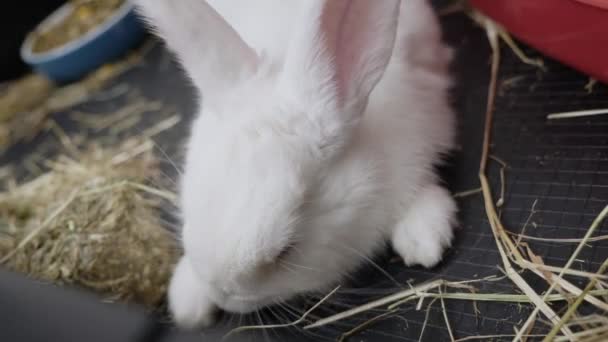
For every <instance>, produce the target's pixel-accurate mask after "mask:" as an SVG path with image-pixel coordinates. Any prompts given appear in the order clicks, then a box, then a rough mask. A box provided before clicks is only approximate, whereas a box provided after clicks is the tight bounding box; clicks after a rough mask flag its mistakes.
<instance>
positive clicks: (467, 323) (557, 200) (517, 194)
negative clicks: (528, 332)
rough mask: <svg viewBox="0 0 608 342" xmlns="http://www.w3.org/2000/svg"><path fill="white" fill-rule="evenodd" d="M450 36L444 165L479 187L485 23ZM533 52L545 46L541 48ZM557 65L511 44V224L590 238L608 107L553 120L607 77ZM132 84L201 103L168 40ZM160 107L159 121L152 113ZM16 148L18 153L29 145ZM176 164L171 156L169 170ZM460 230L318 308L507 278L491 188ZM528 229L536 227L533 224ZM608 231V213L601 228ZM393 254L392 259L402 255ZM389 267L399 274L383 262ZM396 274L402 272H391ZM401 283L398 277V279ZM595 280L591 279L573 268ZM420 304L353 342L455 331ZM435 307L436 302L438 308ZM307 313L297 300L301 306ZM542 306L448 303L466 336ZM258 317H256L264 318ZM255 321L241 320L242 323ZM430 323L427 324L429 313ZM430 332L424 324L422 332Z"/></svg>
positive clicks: (494, 173) (495, 168)
mask: <svg viewBox="0 0 608 342" xmlns="http://www.w3.org/2000/svg"><path fill="white" fill-rule="evenodd" d="M443 25H444V28H445V31H446V39H447V40H448V41H449V42H450V43H451V44H452V45H453V46H454V47H455V48H456V50H457V55H456V62H455V64H454V72H455V75H456V77H457V82H456V87H455V89H454V104H455V107H456V109H457V112H458V115H459V117H460V122H461V129H460V143H461V146H460V147H461V148H460V150H459V151H458V152H457V153H455V155H454V156H453V157H452V158H451V159H450V165H449V166H448V167H446V168H445V169H444V170H442V173H443V174H444V179H445V181H446V183H447V184H448V186H449V187H450V189H451V190H452V191H453V192H454V193H458V192H462V191H467V190H471V189H475V188H478V187H479V180H478V175H477V173H478V168H479V159H480V155H481V142H482V135H483V125H484V111H485V104H486V97H487V87H488V80H489V61H490V50H489V46H488V44H487V40H486V36H485V32H484V31H482V30H481V29H479V28H478V27H476V26H475V25H474V24H472V23H471V21H470V20H469V19H468V18H466V17H465V16H464V15H461V14H457V15H452V16H449V17H445V18H443ZM526 51H527V52H528V53H529V54H531V55H533V56H540V55H539V54H537V53H536V52H534V51H533V50H531V49H526ZM542 59H543V60H544V61H545V64H546V69H545V70H543V71H541V70H539V69H538V68H536V67H534V66H529V65H525V64H523V63H521V62H520V61H519V60H518V59H517V58H516V56H514V55H513V53H512V52H511V51H510V50H509V49H506V48H504V49H503V59H502V63H501V66H500V77H499V94H498V97H497V103H496V111H495V119H494V122H493V134H494V136H493V140H492V147H491V153H492V155H493V156H495V157H496V158H499V159H500V160H502V161H504V162H505V163H506V165H507V166H506V168H505V170H504V172H505V181H504V184H505V192H504V204H503V205H502V206H501V207H500V213H501V215H502V220H503V222H504V223H505V226H506V227H507V229H509V230H510V231H513V232H516V233H517V232H520V231H522V229H525V233H526V235H530V236H534V237H538V238H580V237H582V236H583V235H584V233H585V232H586V231H587V229H588V227H589V225H590V224H591V222H592V220H593V219H594V218H595V217H596V216H597V215H598V213H599V212H600V211H601V209H602V208H603V207H604V206H605V205H606V204H607V201H608V115H605V116H596V117H588V118H580V119H566V120H559V121H550V120H547V118H546V116H547V114H549V113H552V112H562V111H570V110H582V109H591V108H608V88H607V87H606V86H603V85H599V84H598V85H596V87H595V89H594V90H593V92H591V93H589V92H588V91H587V90H586V89H585V85H586V83H587V82H588V79H587V77H585V76H583V75H581V74H579V73H577V72H575V71H573V70H571V69H569V68H567V67H565V66H562V65H560V64H559V63H556V62H554V61H551V60H550V59H548V58H545V57H542ZM121 82H127V83H129V84H131V85H132V86H134V87H138V88H140V89H141V91H142V92H143V93H144V94H146V96H148V97H150V98H158V99H161V100H163V101H164V102H167V103H171V104H174V105H175V106H177V107H178V108H179V109H180V111H181V112H182V113H183V114H184V115H185V116H191V114H192V112H193V110H194V96H193V91H192V89H191V88H190V87H189V86H188V83H187V82H186V81H185V79H184V78H183V77H182V76H181V73H180V72H179V71H178V69H177V68H176V66H175V64H174V63H173V62H171V59H170V56H169V55H168V54H167V53H166V51H165V50H164V49H162V48H161V47H157V48H155V49H154V51H152V52H151V53H150V54H149V55H148V57H147V60H146V63H145V65H144V66H143V67H141V68H137V69H135V70H133V71H131V72H130V73H128V74H127V75H125V76H124V77H123V78H122V79H121ZM153 119H154V118H153V117H150V120H153ZM187 127H188V123H187V120H186V122H183V123H182V124H180V126H178V128H177V129H175V130H172V131H169V132H165V133H163V134H162V135H161V138H160V139H159V140H158V145H159V147H160V148H162V149H163V150H164V151H165V152H166V153H167V154H168V155H169V156H171V159H173V160H176V161H177V163H179V160H180V159H181V158H180V154H179V151H180V149H181V143H182V141H183V140H182V137H183V136H185V135H186V132H187ZM19 150H20V151H13V152H11V156H13V157H14V158H17V157H18V155H19V154H20V153H22V152H23V151H22V150H21V149H19ZM170 171H171V167H169V166H168V169H167V172H170ZM489 176H490V180H491V185H492V187H493V189H494V192H495V198H498V197H499V195H500V194H499V189H500V188H501V184H502V182H501V178H500V164H499V163H497V162H495V161H491V162H490V169H489ZM459 206H460V220H461V228H460V229H459V230H458V232H457V238H456V241H455V244H454V246H453V248H451V249H450V250H449V251H448V252H447V254H446V256H445V261H444V262H443V263H442V264H441V265H440V266H439V267H437V268H435V269H432V270H426V269H422V268H406V267H405V266H403V265H401V263H399V262H395V261H394V258H392V255H391V254H390V252H387V254H388V255H385V256H380V257H378V259H377V265H376V266H372V265H370V266H369V267H366V268H365V269H364V270H362V271H361V272H360V274H357V276H356V279H357V280H356V281H355V282H354V283H353V284H350V285H349V287H348V288H343V289H341V290H340V292H339V293H338V295H337V296H336V297H334V298H332V300H331V301H330V302H329V303H328V305H326V306H324V308H321V309H320V310H318V311H317V312H315V313H313V315H312V316H311V318H315V317H323V316H326V315H329V314H332V313H336V312H338V311H341V310H345V309H348V308H352V307H354V306H357V305H360V304H363V303H365V302H368V301H370V300H373V299H376V298H380V297H382V296H385V295H388V294H392V293H394V292H397V291H399V290H401V289H402V288H403V287H407V284H408V283H411V284H420V283H422V282H424V281H426V280H430V279H437V278H443V279H447V280H471V279H481V278H484V277H487V276H492V275H497V276H501V275H502V272H501V270H500V265H501V260H500V255H499V253H498V251H497V248H496V243H495V240H494V238H493V235H492V232H491V229H490V226H489V223H488V220H487V218H486V214H485V211H484V206H483V201H482V197H481V196H480V195H479V194H474V195H471V196H467V197H463V198H460V199H459ZM524 227H525V228H524ZM606 234H608V222H604V224H603V225H602V226H601V227H600V228H599V229H598V231H597V233H596V235H606ZM528 243H529V244H530V247H531V249H532V250H534V251H535V253H536V254H538V255H541V256H542V257H543V259H544V261H545V262H546V263H547V264H550V265H557V266H561V265H563V264H564V263H565V262H566V260H567V259H568V258H569V256H570V254H571V253H572V251H573V250H574V248H575V246H576V244H572V243H555V242H547V241H528ZM606 258H608V243H607V242H606V241H598V242H594V243H592V245H591V246H590V247H587V248H585V249H584V251H583V253H582V255H581V257H580V259H581V261H577V263H576V265H575V266H574V268H575V269H580V270H589V271H595V270H596V269H597V268H598V266H599V264H600V263H601V262H602V261H603V260H605V259H606ZM391 260H393V261H391ZM378 268H382V269H384V270H386V273H388V274H389V275H390V277H388V276H387V275H386V274H384V273H385V272H381V271H379V270H378ZM524 277H525V278H526V279H527V280H529V281H530V283H531V284H532V285H533V287H534V288H535V289H537V291H539V292H542V290H543V289H544V288H546V284H545V283H543V281H542V280H541V279H539V278H537V277H535V276H534V275H529V274H524ZM391 278H393V279H391ZM393 280H396V282H397V283H398V284H399V286H401V287H398V286H397V285H396V284H395V281H393ZM571 280H572V281H573V282H574V283H576V284H578V285H581V284H582V286H584V279H580V278H578V279H577V278H572V279H571ZM477 286H478V287H479V290H480V291H485V292H494V293H520V292H519V291H518V289H516V288H515V287H513V285H512V284H511V283H510V281H508V280H502V281H496V282H486V283H483V284H478V285H477ZM312 304H314V300H312V299H311V301H310V302H308V303H299V304H298V305H301V306H300V307H298V308H296V309H299V310H302V311H303V310H304V309H306V308H307V305H308V306H310V305H312ZM417 304H419V303H416V302H413V303H409V304H407V305H404V306H403V307H401V308H400V309H399V310H398V311H396V312H394V313H392V314H391V315H388V316H386V317H384V318H383V319H381V320H379V321H377V322H375V323H374V324H373V325H370V326H369V327H367V328H366V329H364V330H362V331H361V332H360V333H358V334H356V335H354V336H353V339H352V340H353V341H361V342H373V341H418V340H422V341H440V340H449V335H448V330H447V328H446V319H445V317H444V313H443V310H442V308H441V303H440V301H435V302H432V301H431V300H426V301H425V302H424V303H422V306H421V307H420V310H417V309H416V306H417ZM427 308H428V310H427ZM295 311H298V310H295ZM530 311H531V307H530V306H529V305H526V304H521V305H511V304H503V303H492V302H479V303H477V304H476V306H475V305H473V303H472V302H470V301H457V300H446V301H445V312H446V313H447V320H448V322H449V324H450V327H451V330H452V332H453V334H454V337H455V338H456V339H459V338H466V337H469V336H480V335H505V336H503V337H493V338H490V337H488V338H487V339H486V340H507V339H508V340H510V339H509V338H508V336H506V335H511V334H513V333H514V327H519V326H521V324H522V323H523V321H524V320H525V319H526V318H527V317H528V315H529V313H530ZM383 312H386V310H385V309H380V310H373V311H369V312H366V313H364V314H361V315H358V316H356V317H353V318H351V319H348V320H346V321H340V322H337V323H335V324H332V325H330V326H326V327H324V328H321V329H317V330H309V331H303V330H301V329H297V328H290V329H284V330H272V331H264V332H260V333H257V334H254V335H252V336H251V339H252V340H257V339H263V340H267V341H268V340H277V341H282V340H285V339H286V338H287V339H288V340H290V341H319V340H335V339H336V338H337V337H339V336H340V335H341V334H342V333H344V332H346V331H348V330H350V329H352V328H353V327H355V326H357V325H359V324H360V323H362V322H365V321H366V320H368V319H370V318H372V317H375V316H378V315H379V314H381V313H383ZM276 316H280V317H281V318H280V319H279V321H281V322H282V323H285V322H286V321H290V320H295V319H296V318H298V314H297V313H295V312H287V311H282V312H277V311H276V310H273V311H265V312H263V313H262V314H261V316H260V318H261V319H262V320H264V322H265V323H276V322H277V318H276ZM257 319H258V318H257V317H253V318H250V319H248V321H249V322H248V323H259V322H257ZM239 320H240V319H239V318H238V317H230V316H227V317H224V318H223V320H222V324H221V325H220V327H218V328H216V329H221V330H224V331H228V330H229V329H230V328H231V327H234V326H236V324H237V323H238V322H239ZM243 322H244V321H241V323H243ZM425 322H426V323H425ZM423 330H424V331H423ZM543 331H546V325H544V323H543V322H538V323H537V324H536V328H535V330H534V332H536V333H538V334H542V333H543Z"/></svg>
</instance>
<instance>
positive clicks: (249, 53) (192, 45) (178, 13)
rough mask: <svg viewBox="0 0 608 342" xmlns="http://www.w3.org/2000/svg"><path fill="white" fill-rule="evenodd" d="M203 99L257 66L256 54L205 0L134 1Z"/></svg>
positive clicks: (229, 84) (223, 89) (224, 87)
mask: <svg viewBox="0 0 608 342" xmlns="http://www.w3.org/2000/svg"><path fill="white" fill-rule="evenodd" d="M136 4H137V5H138V7H139V10H140V13H141V14H142V15H143V17H144V19H146V21H147V22H148V24H149V25H150V26H151V27H152V28H153V29H155V31H156V33H157V34H158V35H159V36H160V37H161V38H163V39H164V40H165V41H166V43H167V46H168V47H169V48H170V49H171V50H172V51H173V52H174V53H175V54H176V55H177V57H178V59H179V60H180V62H181V64H182V65H183V67H184V68H185V69H186V72H187V73H188V76H190V78H191V79H192V80H193V82H194V84H195V85H196V86H197V87H199V88H200V90H201V92H202V93H203V97H205V98H208V97H209V98H213V97H214V94H221V93H222V92H223V91H225V89H226V88H227V87H230V86H231V85H232V84H233V83H234V82H236V81H237V80H238V79H239V78H240V77H242V76H243V75H245V74H247V73H251V72H253V71H254V70H255V69H256V67H257V55H256V53H255V51H253V50H252V49H251V48H250V47H249V46H248V45H247V44H246V43H245V42H244V41H243V40H242V39H241V37H240V36H239V35H238V33H237V32H236V31H235V30H234V29H233V28H232V27H231V26H230V25H229V24H228V23H227V22H226V21H225V20H224V19H223V18H222V17H221V16H220V14H219V13H217V12H216V11H215V10H214V9H213V8H212V7H211V6H210V5H209V4H208V3H207V1H205V0H136Z"/></svg>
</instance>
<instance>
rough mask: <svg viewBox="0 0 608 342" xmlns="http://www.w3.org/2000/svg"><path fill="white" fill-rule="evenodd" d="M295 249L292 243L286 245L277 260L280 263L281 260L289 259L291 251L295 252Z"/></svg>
mask: <svg viewBox="0 0 608 342" xmlns="http://www.w3.org/2000/svg"><path fill="white" fill-rule="evenodd" d="M293 248H294V246H293V244H291V243H290V244H287V245H285V247H283V249H282V250H281V251H280V252H279V254H277V256H276V258H275V260H276V261H280V260H283V259H285V258H287V256H288V255H289V253H291V251H292V250H293Z"/></svg>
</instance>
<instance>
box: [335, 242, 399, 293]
mask: <svg viewBox="0 0 608 342" xmlns="http://www.w3.org/2000/svg"><path fill="white" fill-rule="evenodd" d="M341 247H343V248H346V249H349V250H350V251H352V252H353V253H355V254H357V255H358V256H359V257H361V258H363V259H364V260H365V261H367V262H369V263H370V264H371V265H372V266H373V267H374V268H375V269H376V270H378V271H379V272H380V273H382V274H383V275H384V276H385V277H386V278H388V279H389V280H390V281H392V282H393V283H394V284H395V285H396V286H397V287H399V288H400V289H403V288H405V287H404V286H403V285H402V284H401V283H400V282H398V281H397V280H396V279H395V278H393V276H391V275H390V274H389V273H388V272H387V271H386V270H385V269H383V268H382V267H380V265H378V264H377V263H376V262H375V261H373V260H372V259H371V258H370V257H368V256H367V255H365V254H363V253H361V252H359V251H358V250H356V249H355V248H352V247H350V246H346V245H341Z"/></svg>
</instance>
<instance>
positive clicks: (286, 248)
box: [137, 0, 456, 328]
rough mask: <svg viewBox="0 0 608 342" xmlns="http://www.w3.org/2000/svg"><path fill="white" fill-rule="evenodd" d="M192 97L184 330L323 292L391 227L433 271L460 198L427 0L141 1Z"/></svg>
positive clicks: (179, 288)
mask: <svg viewBox="0 0 608 342" xmlns="http://www.w3.org/2000/svg"><path fill="white" fill-rule="evenodd" d="M137 2H138V4H139V6H140V9H141V12H142V13H143V15H144V16H145V17H146V18H147V20H148V22H149V24H150V25H151V26H153V27H154V28H155V29H156V31H157V33H158V34H159V35H160V36H161V37H163V38H164V39H165V40H166V42H167V45H168V46H169V47H170V48H171V49H172V50H173V51H174V52H175V54H176V55H177V57H178V58H179V60H180V61H181V63H182V65H183V67H184V68H185V70H186V72H187V74H188V75H189V76H190V78H191V79H192V81H193V83H194V85H195V86H196V87H197V89H198V90H199V91H200V95H201V98H202V101H201V107H200V113H199V115H198V117H197V119H196V121H195V122H194V124H193V127H192V132H191V138H190V141H189V144H188V152H187V160H186V165H185V170H184V174H183V176H182V179H181V206H182V211H183V218H184V227H183V230H182V239H183V247H184V256H183V258H182V259H181V261H180V262H179V264H178V266H177V268H176V270H175V273H174V276H173V279H172V281H171V286H170V289H169V304H170V309H171V311H172V314H173V315H174V318H175V320H176V322H177V323H178V324H179V325H180V326H182V327H188V328H192V327H197V326H200V325H209V324H211V323H212V322H213V313H214V311H215V310H216V309H217V308H221V309H224V310H227V311H232V312H243V313H245V312H250V311H254V310H257V309H259V308H261V307H263V306H266V305H270V304H273V303H275V302H281V301H285V300H288V299H290V298H292V297H294V296H296V295H298V294H302V293H306V292H310V291H326V290H328V289H331V288H333V287H334V286H335V285H336V284H337V283H340V281H341V280H342V279H343V277H344V276H345V275H346V274H348V273H349V272H352V271H353V270H355V269H356V268H357V267H359V266H361V264H362V262H363V261H364V260H365V258H367V257H371V256H372V255H373V254H374V253H375V252H377V251H378V249H379V248H382V246H383V245H384V244H383V243H384V241H386V240H387V239H388V240H390V241H391V242H392V245H393V247H394V249H395V250H396V251H397V252H398V253H399V254H400V255H401V256H402V257H403V259H404V261H405V263H406V264H407V265H414V264H420V265H423V266H425V267H432V266H433V265H435V264H437V263H438V262H439V261H440V260H441V258H442V253H443V250H444V249H445V248H447V247H449V245H450V243H451V240H452V236H453V233H452V228H453V226H454V224H455V214H456V205H455V202H454V200H453V199H452V197H451V196H450V194H449V193H448V191H446V190H445V189H444V188H443V187H441V186H440V185H439V180H438V177H437V176H436V174H435V169H434V167H435V166H436V165H437V164H438V163H440V162H441V160H442V157H443V155H444V154H445V153H447V152H449V150H450V149H451V148H452V147H453V144H454V135H455V118H454V115H453V112H452V110H451V108H450V106H449V105H448V91H449V87H450V84H451V81H450V77H449V75H448V64H449V63H450V60H451V55H452V53H451V50H450V49H449V48H448V47H446V46H445V45H443V43H442V42H441V32H440V27H439V24H438V21H437V18H436V17H435V14H434V13H433V11H432V9H431V7H430V5H429V4H428V3H427V1H426V0H406V1H402V2H401V1H399V0H382V1H375V0H305V1H300V0H293V1H286V0H255V1H251V0H213V1H204V0H138V1H137Z"/></svg>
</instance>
